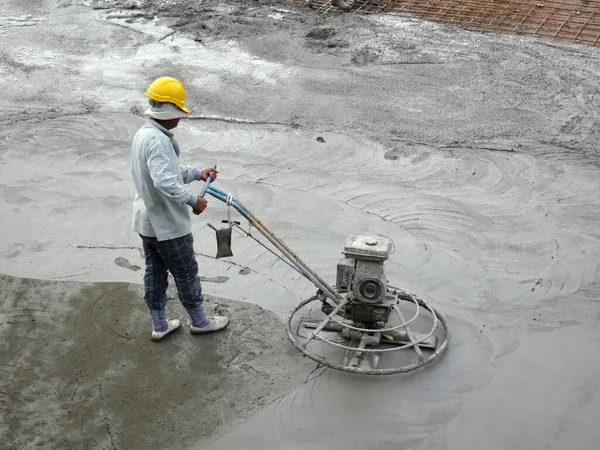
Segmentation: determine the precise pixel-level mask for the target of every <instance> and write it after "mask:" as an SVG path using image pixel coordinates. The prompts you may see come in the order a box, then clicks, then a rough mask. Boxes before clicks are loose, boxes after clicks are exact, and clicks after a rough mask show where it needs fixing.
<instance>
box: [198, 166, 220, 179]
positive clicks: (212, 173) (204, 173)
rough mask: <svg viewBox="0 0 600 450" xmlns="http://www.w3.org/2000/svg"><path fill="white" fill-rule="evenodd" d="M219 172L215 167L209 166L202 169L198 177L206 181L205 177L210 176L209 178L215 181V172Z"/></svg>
mask: <svg viewBox="0 0 600 450" xmlns="http://www.w3.org/2000/svg"><path fill="white" fill-rule="evenodd" d="M218 173H219V171H218V170H217V169H215V168H214V167H209V168H208V169H204V170H203V171H202V175H201V176H200V179H201V180H202V181H206V179H207V178H208V177H210V179H211V180H212V181H215V180H216V179H217V174H218Z"/></svg>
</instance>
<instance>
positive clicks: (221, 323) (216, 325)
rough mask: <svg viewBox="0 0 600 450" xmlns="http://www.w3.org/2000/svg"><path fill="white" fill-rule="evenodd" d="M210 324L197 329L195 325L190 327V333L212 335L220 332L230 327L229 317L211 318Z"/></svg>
mask: <svg viewBox="0 0 600 450" xmlns="http://www.w3.org/2000/svg"><path fill="white" fill-rule="evenodd" d="M209 319H210V323H209V324H208V325H206V326H205V327H195V326H194V325H190V333H192V334H202V333H211V332H213V331H219V330H222V329H223V328H225V327H226V326H227V325H229V317H226V316H215V317H209Z"/></svg>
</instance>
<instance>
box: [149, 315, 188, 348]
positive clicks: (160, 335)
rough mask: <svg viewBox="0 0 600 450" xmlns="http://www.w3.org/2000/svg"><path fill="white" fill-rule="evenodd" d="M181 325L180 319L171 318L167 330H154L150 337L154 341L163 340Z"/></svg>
mask: <svg viewBox="0 0 600 450" xmlns="http://www.w3.org/2000/svg"><path fill="white" fill-rule="evenodd" d="M180 326H181V322H179V319H171V320H169V321H168V326H167V329H166V330H165V331H153V332H152V337H151V338H150V339H151V340H153V341H154V342H158V341H162V340H163V339H164V338H165V337H167V334H169V333H171V332H173V331H175V330H176V329H177V328H179V327H180Z"/></svg>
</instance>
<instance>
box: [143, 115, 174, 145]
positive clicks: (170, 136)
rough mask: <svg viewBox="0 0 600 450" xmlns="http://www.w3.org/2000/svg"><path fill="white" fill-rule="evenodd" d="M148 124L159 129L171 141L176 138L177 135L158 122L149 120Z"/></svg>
mask: <svg viewBox="0 0 600 450" xmlns="http://www.w3.org/2000/svg"><path fill="white" fill-rule="evenodd" d="M148 124H150V125H152V126H153V127H156V128H158V129H159V130H160V131H162V132H163V133H165V134H166V135H167V136H169V139H171V140H173V136H175V135H174V134H173V133H171V132H170V131H169V130H167V129H166V128H165V127H163V126H162V125H161V124H160V123H158V122H157V121H156V120H154V119H150V118H148Z"/></svg>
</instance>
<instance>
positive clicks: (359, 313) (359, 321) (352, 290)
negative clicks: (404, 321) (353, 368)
mask: <svg viewBox="0 0 600 450" xmlns="http://www.w3.org/2000/svg"><path fill="white" fill-rule="evenodd" d="M391 251H392V242H391V241H390V240H389V239H388V238H385V237H373V236H364V235H361V236H351V237H349V238H348V239H347V240H346V245H345V247H344V252H343V253H344V257H343V258H342V259H341V260H340V261H339V262H338V265H337V277H336V290H337V291H338V292H339V293H341V294H347V299H348V303H347V304H346V305H345V308H344V310H343V311H340V315H342V316H343V317H344V318H345V319H348V320H351V321H352V322H353V323H354V324H355V325H356V326H358V327H361V328H367V329H372V330H377V329H382V328H385V327H386V324H387V321H388V317H389V315H390V312H391V310H392V304H393V303H394V302H395V296H393V295H392V296H389V295H387V291H388V280H387V278H386V276H385V273H384V262H385V261H386V260H387V259H388V257H389V256H390V253H391ZM332 309H333V307H332V306H331V305H329V303H327V302H324V303H323V308H322V311H323V312H324V313H325V314H329V313H330V312H331V311H332Z"/></svg>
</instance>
